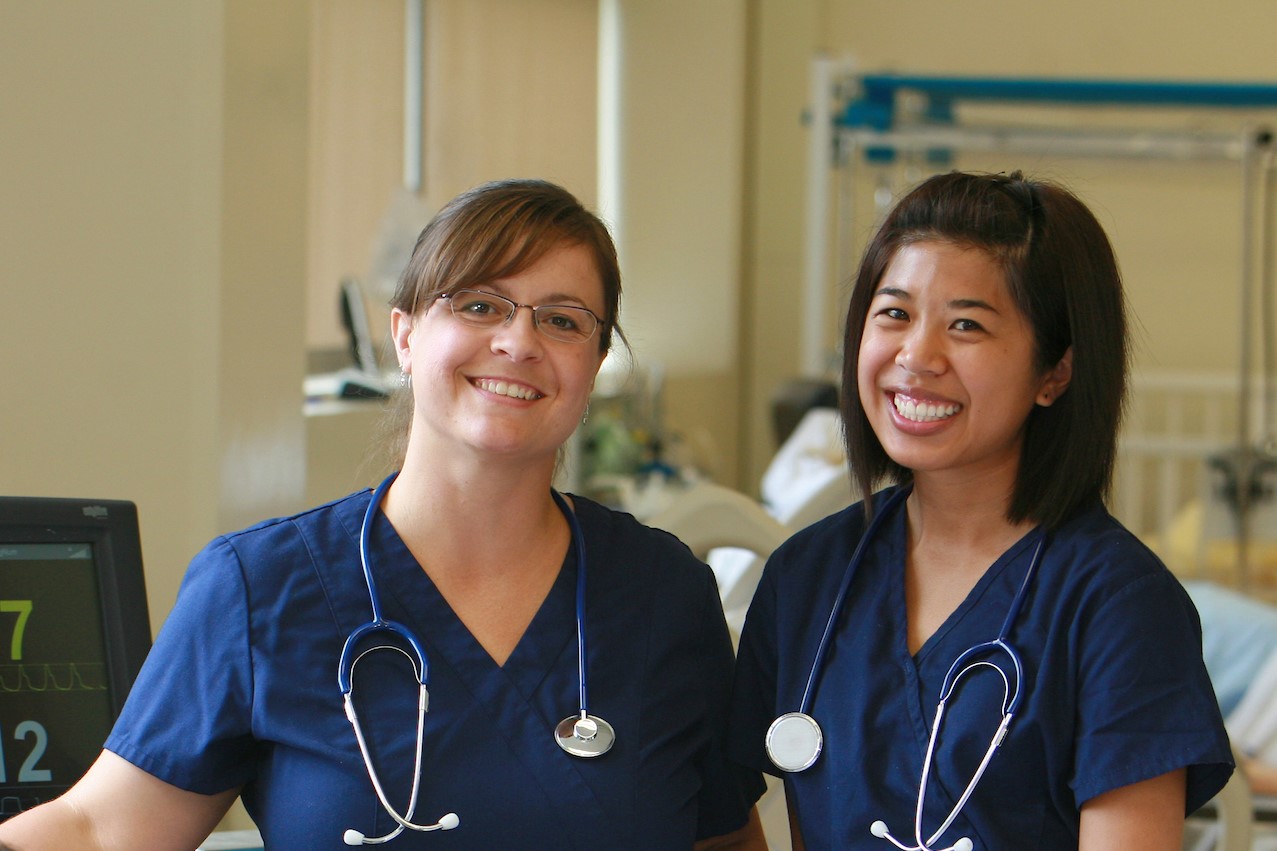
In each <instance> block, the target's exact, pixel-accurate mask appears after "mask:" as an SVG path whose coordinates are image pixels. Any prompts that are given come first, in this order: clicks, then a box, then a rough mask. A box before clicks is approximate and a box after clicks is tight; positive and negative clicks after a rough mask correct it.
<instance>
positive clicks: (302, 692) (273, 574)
mask: <svg viewBox="0 0 1277 851" xmlns="http://www.w3.org/2000/svg"><path fill="white" fill-rule="evenodd" d="M369 498H370V494H369V493H367V492H361V493H358V494H354V495H352V496H350V497H347V498H346V499H344V500H339V501H337V502H335V503H332V504H329V505H326V506H322V507H320V508H317V509H315V510H313V511H310V512H307V513H304V514H300V515H297V516H295V517H290V518H285V519H279V520H273V521H269V522H267V523H263V524H260V525H257V526H255V527H252V528H250V529H247V530H245V531H242V532H238V533H235V534H232V535H227V536H225V537H221V538H218V539H217V540H215V541H213V542H212V543H211V544H210V545H209V546H208V547H207V548H205V550H204V551H203V552H201V553H200V554H199V555H198V556H197V557H196V558H195V559H194V561H193V562H192V563H191V566H190V568H189V570H188V573H187V575H186V578H185V579H184V582H183V586H182V588H181V590H180V592H179V595H178V600H177V604H176V606H175V607H174V609H173V611H172V613H171V615H170V616H169V618H168V620H167V621H166V622H165V624H164V627H163V629H162V630H161V631H160V634H159V636H158V637H157V639H156V642H155V645H154V647H153V649H152V650H151V654H150V656H149V657H148V659H147V661H146V663H145V665H144V666H143V669H142V671H141V674H140V675H139V677H138V679H137V682H136V683H135V685H134V686H133V689H132V691H131V693H130V695H129V699H128V701H127V704H126V706H125V707H124V710H123V713H122V714H121V716H120V718H119V720H118V722H117V724H116V726H115V728H114V730H113V732H112V733H111V736H110V738H109V739H108V741H107V743H106V747H107V748H108V749H109V750H111V751H113V752H115V753H116V754H118V755H120V756H121V757H123V758H124V759H126V760H128V761H129V762H131V763H133V764H135V765H137V766H139V767H140V768H142V769H144V770H145V771H147V772H149V773H151V774H153V775H155V776H156V777H159V778H160V779H162V780H164V781H166V782H168V783H171V784H173V785H176V786H179V787H181V788H183V789H187V790H191V791H195V792H201V793H206V794H210V793H216V792H219V791H223V790H226V789H230V788H233V787H237V786H241V785H242V786H243V790H242V793H241V794H242V797H243V800H244V803H245V806H246V809H247V810H248V812H249V814H250V815H251V816H252V817H253V819H254V820H255V822H256V823H257V826H258V828H259V830H260V831H261V834H262V836H263V838H264V840H265V843H266V847H267V848H279V849H300V848H305V849H321V848H334V849H335V848H342V847H345V846H344V845H343V844H342V834H343V833H344V832H345V831H346V830H347V829H348V828H353V829H355V830H358V831H361V832H362V833H364V834H365V835H367V836H369V837H373V836H379V835H381V834H384V833H386V832H388V831H390V830H391V829H392V828H393V827H394V823H393V822H392V820H391V819H390V817H389V816H388V815H386V813H385V812H384V811H383V810H382V808H381V806H380V805H379V804H378V802H377V800H376V797H375V795H374V792H373V789H372V785H371V783H370V781H369V778H368V775H367V772H366V769H365V768H364V763H363V760H362V759H361V758H360V754H359V750H358V745H357V743H356V740H355V736H354V733H353V731H352V729H351V726H350V723H349V722H348V721H347V719H346V717H345V714H344V712H343V709H342V699H341V693H340V689H339V688H338V683H337V663H338V658H339V656H340V653H341V649H342V644H343V642H344V641H345V639H346V636H347V635H348V634H349V633H350V632H351V631H352V630H354V629H356V628H357V627H359V626H361V625H363V624H365V623H367V622H368V621H369V620H370V619H371V609H370V603H369V598H368V590H367V587H366V585H365V583H364V578H363V573H362V570H361V567H360V560H359V545H358V541H359V530H360V526H361V522H362V520H363V516H364V512H365V510H366V508H367V505H368V501H369ZM575 505H576V510H577V516H578V518H579V520H580V524H581V528H582V531H583V534H584V539H585V549H586V552H587V554H588V561H587V571H588V574H587V592H586V594H587V595H586V621H585V622H586V629H587V636H588V643H589V654H590V658H589V660H588V666H589V667H588V682H589V698H590V711H591V712H592V713H593V714H595V715H598V716H600V717H602V718H604V719H606V720H607V721H609V722H610V723H611V724H612V726H613V727H614V728H615V730H616V737H617V738H616V744H615V746H614V747H613V749H612V750H611V751H610V752H609V753H607V754H605V755H603V756H601V757H598V758H596V759H580V758H577V757H574V756H570V755H569V754H567V753H565V752H564V751H562V750H561V749H560V748H559V746H558V745H557V744H556V742H555V740H554V736H553V731H554V727H555V725H556V724H557V723H558V722H559V721H560V720H562V719H563V718H565V717H567V716H570V715H575V714H576V713H577V712H578V709H579V692H578V679H577V640H576V555H575V552H574V551H569V553H568V555H567V558H566V559H565V561H564V564H563V567H562V569H561V570H560V573H559V576H558V577H557V579H556V581H555V583H554V585H553V588H552V589H551V591H550V593H549V595H548V596H547V598H546V600H545V602H544V604H543V605H542V607H541V609H540V610H539V611H538V612H537V614H536V615H535V617H534V618H533V620H532V622H531V624H530V625H529V626H528V629H527V632H526V633H525V635H524V636H523V638H522V639H521V641H520V642H519V644H518V646H517V647H516V648H515V650H514V652H513V653H512V654H511V656H510V657H509V659H508V660H507V661H506V663H505V665H504V666H498V665H497V664H496V663H495V662H494V661H493V660H492V658H491V657H490V656H489V655H488V654H487V652H486V651H485V650H484V649H483V648H482V646H481V645H480V644H479V643H478V642H477V641H476V640H475V639H474V638H473V636H471V634H470V633H469V631H468V630H467V629H466V627H465V626H464V625H463V624H462V622H461V621H460V620H459V619H458V618H457V616H456V615H455V614H454V613H453V611H452V610H451V608H450V607H449V606H448V604H447V603H446V601H445V600H444V599H443V597H442V596H441V595H440V594H439V592H438V590H437V589H436V588H435V587H434V585H433V584H432V583H431V581H430V580H429V578H428V577H427V576H426V574H425V572H424V571H423V570H422V569H421V567H420V566H419V565H418V564H417V562H416V560H415V559H414V558H413V556H412V555H411V554H410V553H409V552H408V550H407V548H406V547H405V545H404V544H403V542H402V541H401V540H400V539H399V537H398V535H397V534H396V533H395V531H394V529H393V527H392V526H391V524H390V523H389V522H388V521H387V520H386V519H385V517H384V516H381V517H379V518H378V522H377V523H376V524H375V525H374V534H373V540H372V542H371V556H370V557H371V559H372V563H373V572H374V575H375V577H376V579H377V583H378V591H379V594H380V597H381V603H382V610H383V614H384V616H385V617H386V618H387V619H388V620H392V621H396V622H399V623H401V624H404V625H405V626H407V627H408V628H409V629H410V630H412V631H413V632H414V633H415V634H416V635H417V636H418V638H419V640H420V641H421V642H422V644H423V645H424V647H425V649H426V653H427V656H428V661H429V665H430V702H429V713H428V714H427V716H426V733H425V744H424V748H423V754H424V756H423V762H422V775H423V776H422V781H421V783H422V785H421V793H420V797H419V804H418V807H417V812H416V814H415V815H414V817H413V820H414V821H417V822H419V823H431V822H434V821H436V820H438V819H439V818H440V817H441V816H442V815H443V814H444V813H448V812H455V813H456V814H457V816H458V817H459V818H460V826H459V827H457V828H456V829H454V830H451V831H436V832H431V833H424V834H423V833H416V832H412V831H405V832H404V833H403V834H401V835H400V836H399V837H398V838H396V839H394V840H393V841H392V842H391V843H390V844H389V845H388V846H387V847H390V848H430V849H449V848H452V849H459V848H465V849H477V848H493V849H496V848H500V849H582V850H583V851H586V850H587V849H588V851H594V850H595V849H603V848H607V849H628V848H633V849H644V851H646V849H689V848H691V846H692V844H693V842H694V840H695V839H697V838H702V837H707V836H716V835H720V834H724V833H730V832H731V831H734V830H737V829H739V828H741V827H742V826H743V825H744V824H745V820H746V818H747V815H748V811H749V807H750V806H751V805H752V804H753V802H754V801H755V800H756V799H757V797H758V795H759V794H761V791H762V778H761V776H760V775H758V774H757V773H756V772H752V771H744V770H742V769H740V768H739V767H737V766H733V765H731V764H730V763H729V762H728V761H727V759H726V755H725V751H724V743H725V733H726V716H727V711H728V698H729V695H730V688H731V675H732V648H731V643H730V639H729V638H728V633H727V629H726V625H725V624H724V620H723V615H722V610H721V606H720V604H719V599H718V592H717V589H716V587H715V584H714V579H713V575H712V573H711V572H710V570H709V568H708V567H706V566H705V565H704V564H702V563H701V562H699V561H697V560H696V559H695V558H694V557H693V556H692V554H691V552H690V551H689V550H688V549H687V548H686V547H685V546H683V545H682V544H681V543H679V542H678V541H677V540H676V539H675V538H673V537H672V536H670V535H668V534H666V533H664V532H659V531H656V530H653V529H649V528H647V527H644V526H641V525H640V524H639V523H638V522H637V521H635V520H634V519H633V518H632V517H630V516H629V515H626V514H621V513H618V512H613V511H610V510H608V509H606V508H604V507H602V506H600V505H598V504H596V503H593V502H591V501H589V500H586V499H582V498H579V497H578V498H576V499H575ZM417 687H418V683H417V681H416V678H415V674H414V672H413V670H412V667H411V664H410V663H409V661H408V660H407V658H406V657H405V656H403V655H402V654H400V653H397V652H393V651H389V650H383V651H378V652H376V653H373V654H371V655H369V656H367V657H365V658H364V659H363V660H362V661H360V662H359V663H358V664H357V665H356V668H355V673H354V688H353V695H354V699H355V705H356V708H357V709H358V712H359V718H360V722H361V724H362V726H363V730H364V734H365V737H366V738H367V739H368V740H369V746H370V748H371V749H372V751H373V754H374V760H375V764H376V767H377V769H378V771H379V772H380V774H381V778H382V785H383V788H384V789H385V791H386V794H387V796H388V798H389V799H390V801H391V802H392V803H393V804H394V805H395V807H396V808H397V809H399V811H400V812H401V813H402V812H403V811H404V810H405V809H406V807H407V805H408V799H409V796H410V792H411V788H412V769H413V761H414V754H413V751H414V747H415V743H416V723H417Z"/></svg>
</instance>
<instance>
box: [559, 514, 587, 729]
mask: <svg viewBox="0 0 1277 851" xmlns="http://www.w3.org/2000/svg"><path fill="white" fill-rule="evenodd" d="M550 495H551V496H553V497H554V503H555V505H557V506H558V507H559V510H560V511H562V512H563V516H564V517H566V518H568V526H569V527H570V528H571V530H572V546H573V547H574V548H575V549H576V552H577V569H576V671H577V682H578V685H579V691H578V696H579V697H580V700H579V701H578V702H579V703H580V706H579V709H580V712H581V717H582V718H585V717H586V716H587V715H589V714H590V712H589V707H590V692H589V684H588V682H587V679H588V672H589V666H588V665H587V664H586V660H588V659H589V658H590V657H589V653H588V652H587V637H586V634H585V535H584V533H583V532H582V531H581V524H580V523H578V522H577V521H576V515H575V513H574V512H573V511H572V509H571V507H570V506H569V505H568V503H567V500H565V499H564V498H563V497H562V495H560V494H559V492H558V491H556V490H551V491H550Z"/></svg>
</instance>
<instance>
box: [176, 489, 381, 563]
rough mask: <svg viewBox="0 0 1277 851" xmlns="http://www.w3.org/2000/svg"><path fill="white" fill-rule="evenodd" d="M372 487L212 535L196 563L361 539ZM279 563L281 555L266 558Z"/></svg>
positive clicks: (314, 549)
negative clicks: (360, 535)
mask: <svg viewBox="0 0 1277 851" xmlns="http://www.w3.org/2000/svg"><path fill="white" fill-rule="evenodd" d="M369 495H370V494H369V491H366V490H361V491H356V492H355V493H352V494H349V495H347V496H344V497H341V498H339V499H334V500H331V501H329V502H326V503H324V504H322V505H317V506H314V507H312V508H308V509H306V510H304V511H299V512H297V513H295V514H289V515H281V516H278V517H271V518H269V519H266V520H261V521H259V522H257V523H254V524H252V525H250V526H246V527H244V528H242V529H237V530H235V531H233V532H226V533H224V534H221V535H218V536H217V537H215V538H213V539H212V540H211V541H209V543H208V544H207V545H206V546H205V547H204V549H203V550H201V551H200V553H199V554H198V555H197V556H196V557H195V560H194V562H193V563H192V565H193V566H196V565H199V564H201V563H209V562H218V561H225V560H228V559H233V560H239V561H245V560H262V559H257V556H259V555H260V554H262V553H283V552H287V551H289V550H292V549H301V550H308V551H312V552H322V551H325V550H327V549H329V548H330V547H332V546H333V544H334V542H340V541H354V542H357V541H358V539H359V528H360V525H361V524H362V521H363V516H364V512H365V510H366V509H367V507H368V499H369ZM263 561H268V562H275V563H278V562H280V561H282V560H280V559H264V560H263Z"/></svg>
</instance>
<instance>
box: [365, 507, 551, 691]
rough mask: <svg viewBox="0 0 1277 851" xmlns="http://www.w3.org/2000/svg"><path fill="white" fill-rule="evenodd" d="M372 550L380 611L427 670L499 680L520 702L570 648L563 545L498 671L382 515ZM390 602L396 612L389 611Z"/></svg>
mask: <svg viewBox="0 0 1277 851" xmlns="http://www.w3.org/2000/svg"><path fill="white" fill-rule="evenodd" d="M373 546H374V547H375V548H376V551H377V553H379V554H381V555H380V558H377V557H374V569H375V570H377V572H378V579H379V581H380V583H381V587H382V588H383V590H382V592H381V593H382V595H383V597H385V598H386V600H385V601H383V604H382V605H383V607H385V608H387V610H388V612H387V616H388V617H392V618H401V619H402V620H403V622H404V623H405V624H407V626H408V628H409V629H411V630H412V631H413V632H414V633H415V634H416V635H417V637H418V638H419V639H420V640H421V641H422V643H423V644H425V645H426V647H427V648H428V652H429V653H430V664H431V665H432V666H433V665H436V664H443V663H446V664H447V665H448V666H449V667H451V668H453V669H454V670H455V671H456V673H457V675H458V676H460V677H461V678H462V679H463V680H469V679H470V677H471V676H478V677H488V676H491V675H492V674H494V673H495V674H499V675H502V676H504V677H505V678H507V679H508V680H509V681H510V682H511V683H512V684H514V685H515V686H517V688H518V689H519V691H520V692H521V693H522V694H523V695H524V697H525V698H526V697H529V696H531V695H532V694H533V693H534V692H535V691H536V689H537V687H538V686H539V685H540V684H541V682H542V681H543V680H544V679H545V678H546V676H548V675H549V674H550V672H551V671H552V670H553V669H554V666H555V662H556V661H557V660H558V659H559V657H560V655H561V654H562V653H563V650H564V647H565V646H566V645H567V644H568V643H569V642H571V643H572V644H573V646H575V644H576V551H575V544H574V543H571V544H569V546H568V550H567V553H566V554H565V556H564V558H563V562H562V564H561V565H560V567H559V573H558V575H557V576H556V577H555V579H554V582H553V584H552V585H551V586H550V590H549V593H547V594H546V596H545V599H544V600H542V601H541V605H540V606H539V607H538V609H537V612H536V614H535V615H533V616H532V620H531V621H529V623H528V626H527V628H526V629H525V630H524V632H523V635H521V636H520V637H519V641H518V643H517V644H516V645H515V647H514V650H513V651H512V652H511V653H510V655H509V657H508V658H507V659H506V661H505V664H504V665H498V664H497V662H496V660H495V659H493V658H492V656H491V655H489V653H488V651H487V650H485V649H484V647H483V645H482V644H480V643H479V641H478V639H476V638H475V637H474V635H473V634H472V633H471V632H470V629H469V627H467V626H466V625H465V623H464V622H463V621H462V620H461V618H460V617H458V616H457V613H456V612H455V611H454V610H453V608H452V606H451V605H449V603H448V601H447V599H446V598H444V596H443V594H442V593H440V591H439V589H438V587H437V586H436V585H435V583H434V581H433V580H432V579H431V578H430V575H429V574H428V573H426V571H425V570H424V569H423V568H422V567H421V565H420V564H419V563H418V561H417V559H416V558H415V557H414V556H413V555H412V553H411V551H409V549H408V546H407V545H406V544H405V543H404V542H403V539H402V538H400V537H399V533H398V532H397V531H396V530H395V528H394V526H393V525H392V524H391V523H390V522H389V521H387V520H386V518H385V516H384V515H383V516H382V517H381V518H379V519H378V522H377V524H376V526H375V527H374V536H373ZM390 601H393V602H394V606H393V609H397V610H398V611H394V612H393V613H392V612H391V611H389V610H391V608H392V607H391V606H390V605H387V604H388V603H389V602H390ZM445 648H446V651H445ZM436 660H437V661H436ZM568 708H571V707H568ZM564 711H565V712H566V711H567V710H566V709H565V710H564Z"/></svg>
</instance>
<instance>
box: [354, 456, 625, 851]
mask: <svg viewBox="0 0 1277 851" xmlns="http://www.w3.org/2000/svg"><path fill="white" fill-rule="evenodd" d="M397 476H398V473H397V472H396V473H391V474H390V475H389V476H387V477H386V478H385V479H384V480H383V481H382V482H381V484H379V485H378V486H377V487H376V488H375V489H374V490H373V494H372V497H371V499H369V501H368V508H367V510H366V511H365V512H364V519H363V523H362V525H361V526H360V530H359V562H360V565H361V567H362V569H363V574H364V582H365V584H366V585H367V587H368V601H369V606H370V607H371V609H372V620H370V621H369V622H368V623H365V624H363V625H361V626H359V627H356V628H355V629H354V630H353V631H351V633H350V634H349V635H348V636H346V641H345V642H344V643H343V645H342V649H341V657H340V659H339V660H338V664H337V685H338V687H339V688H340V689H341V694H342V702H343V704H344V708H345V712H346V717H347V719H348V720H349V721H350V724H351V726H352V727H353V728H354V731H355V738H356V740H357V742H358V744H359V751H360V755H361V756H362V757H363V760H364V767H365V768H366V769H367V770H368V776H369V779H370V780H371V781H372V785H373V790H374V792H376V795H377V799H378V801H379V802H380V803H381V805H382V808H383V809H385V811H386V812H387V813H388V814H389V815H390V817H391V818H392V819H393V820H394V821H395V824H396V827H395V829H394V830H392V831H391V832H390V833H387V834H385V835H384V836H379V837H365V836H364V835H363V834H361V833H359V832H358V831H354V830H351V831H347V833H346V842H347V844H351V845H360V844H362V845H379V844H382V843H384V842H389V841H390V840H391V839H394V838H395V837H396V836H398V835H399V834H400V833H402V832H403V830H404V829H405V828H407V829H410V830H414V831H432V830H451V829H452V828H454V827H456V826H457V824H458V823H459V820H458V819H457V816H456V815H455V814H454V813H448V814H447V815H446V816H444V817H443V818H442V819H440V820H439V821H438V822H436V823H435V824H432V825H421V824H416V823H414V822H413V821H412V818H413V815H414V814H415V812H416V809H417V799H418V795H419V790H420V786H421V768H422V759H423V755H422V746H423V744H424V742H425V718H426V712H427V710H428V708H429V701H430V693H429V681H430V665H429V662H428V661H427V655H426V649H425V646H424V645H423V644H422V643H421V641H420V640H419V639H418V638H417V636H416V635H415V634H414V633H413V632H412V630H410V629H408V627H406V626H404V625H403V624H400V623H397V622H395V621H391V620H388V619H386V618H385V616H384V615H383V614H382V611H381V595H380V594H379V593H378V591H377V581H376V578H375V577H374V576H373V572H372V564H371V561H370V559H369V558H368V553H369V551H370V548H371V547H370V544H371V538H372V528H373V524H374V522H375V521H376V517H377V513H378V511H379V510H380V508H381V503H382V500H383V499H384V497H385V494H386V491H387V490H388V489H389V488H390V486H391V484H392V483H393V482H394V481H395V479H396V478H397ZM550 494H551V496H552V497H553V498H554V502H555V505H557V506H558V508H559V510H560V511H561V512H563V516H564V518H565V519H566V520H567V523H568V528H569V529H570V530H571V535H572V545H573V547H574V549H575V550H576V564H577V572H576V637H577V677H578V685H579V690H578V698H579V699H578V704H579V708H578V712H579V715H576V716H573V717H572V718H569V719H565V721H564V722H561V724H560V727H564V731H563V732H560V730H559V728H558V727H556V728H555V731H554V734H555V740H556V741H557V742H558V744H559V746H560V747H561V748H562V749H563V750H564V751H566V752H568V753H569V754H572V755H574V756H578V757H583V758H590V757H596V756H601V755H602V754H604V753H606V752H607V751H608V750H610V749H611V747H612V743H613V742H614V741H615V737H616V736H615V731H613V729H612V727H611V725H610V724H608V723H607V722H606V721H604V720H603V719H601V718H596V717H592V716H590V714H589V686H588V683H587V680H586V676H587V669H588V665H587V660H588V659H589V656H588V652H587V646H586V630H585V590H586V556H585V536H584V534H583V533H582V531H581V524H580V523H579V522H578V521H577V518H576V513H575V512H574V511H573V510H572V508H571V506H569V505H568V503H567V500H565V499H564V498H563V497H562V496H561V495H560V494H559V493H558V492H557V491H555V490H553V489H551V491H550ZM380 632H384V633H388V634H390V635H394V636H397V637H399V638H400V639H401V640H402V641H403V642H404V643H406V644H407V645H408V647H410V648H411V650H412V652H411V653H409V652H408V651H406V650H404V649H403V648H401V647H399V646H396V645H394V644H380V645H377V646H375V647H370V648H368V649H367V650H365V651H363V652H362V653H358V654H356V650H357V648H358V647H359V646H360V645H361V644H362V643H363V642H364V640H365V639H366V638H367V637H368V636H370V635H373V634H375V633H380ZM382 649H388V650H395V651H397V652H399V653H403V655H404V656H406V657H407V658H408V660H409V662H411V663H412V666H413V670H414V672H415V673H416V679H417V682H418V701H417V748H416V757H415V760H414V765H413V785H412V793H411V798H410V799H409V800H410V803H409V806H408V810H407V812H406V813H405V814H402V815H401V814H400V813H399V812H398V811H397V810H395V808H394V807H393V806H392V805H391V803H390V801H389V799H388V798H387V796H386V794H385V791H384V789H383V788H382V784H381V780H380V777H379V776H378V774H377V771H376V769H375V767H374V766H373V761H372V754H371V753H370V752H369V748H368V744H367V741H366V740H365V737H364V733H363V728H362V726H361V725H360V723H359V717H358V713H357V712H356V711H355V705H354V699H353V694H352V692H353V687H354V669H355V665H356V664H358V662H359V660H360V659H362V658H363V657H364V656H365V655H367V654H368V653H371V652H373V651H374V650H382ZM573 722H575V723H573ZM565 725H566V726H565Z"/></svg>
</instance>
